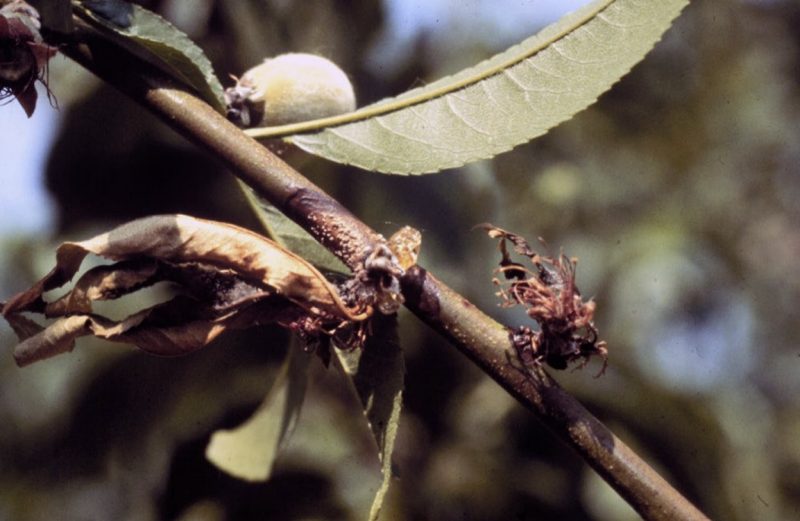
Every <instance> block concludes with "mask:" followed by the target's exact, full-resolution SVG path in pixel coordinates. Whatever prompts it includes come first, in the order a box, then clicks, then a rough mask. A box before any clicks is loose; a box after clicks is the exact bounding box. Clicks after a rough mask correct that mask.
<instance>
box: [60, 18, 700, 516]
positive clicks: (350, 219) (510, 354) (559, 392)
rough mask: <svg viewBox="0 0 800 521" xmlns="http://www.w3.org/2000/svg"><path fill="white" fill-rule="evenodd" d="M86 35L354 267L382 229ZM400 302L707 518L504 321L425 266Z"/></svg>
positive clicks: (599, 454) (615, 471) (617, 470)
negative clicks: (520, 354) (529, 358)
mask: <svg viewBox="0 0 800 521" xmlns="http://www.w3.org/2000/svg"><path fill="white" fill-rule="evenodd" d="M76 25H77V26H78V28H79V31H80V39H81V41H82V42H83V43H78V44H76V43H72V44H67V45H65V46H63V47H62V48H61V50H62V51H63V52H64V54H66V55H67V56H69V57H71V58H72V59H73V60H75V61H76V62H78V63H79V64H81V65H83V66H84V67H86V68H87V69H89V70H90V71H92V72H93V73H95V74H96V75H97V76H99V77H100V78H102V79H103V80H105V81H107V82H108V83H110V84H111V85H113V86H115V87H116V88H118V89H119V90H121V91H123V92H124V93H126V94H127V95H129V96H130V97H131V98H133V99H134V100H135V101H136V102H138V103H140V104H141V105H143V106H144V107H146V108H148V109H149V110H150V111H151V112H153V113H154V114H156V115H157V116H158V117H159V118H161V119H162V120H163V121H164V122H165V123H167V124H168V125H169V126H171V127H172V128H173V129H175V130H176V131H177V132H178V133H179V134H181V135H182V136H184V137H185V138H187V139H189V140H190V141H192V142H193V143H195V144H196V145H197V146H199V147H201V148H202V149H203V150H206V151H208V152H210V153H212V154H213V155H214V156H216V157H217V158H218V159H219V160H220V161H222V162H223V163H224V164H225V165H226V166H227V167H228V168H230V169H231V171H232V172H233V173H234V175H236V176H237V177H238V178H239V179H241V180H242V181H244V182H245V183H247V184H248V185H249V186H251V187H252V188H253V189H254V190H255V191H256V192H257V193H258V194H259V195H260V196H262V197H264V198H265V199H267V200H268V201H270V202H271V203H272V204H274V205H275V206H276V207H278V208H279V209H280V210H281V211H282V212H284V213H285V214H286V215H287V216H289V217H290V218H291V219H293V220H294V221H296V222H297V223H298V224H300V225H301V226H303V227H304V228H305V229H306V230H308V231H309V232H310V233H311V234H312V235H313V236H314V237H315V238H316V239H317V240H318V241H319V242H320V243H322V244H323V245H324V246H325V247H327V248H328V249H330V250H331V251H332V252H333V253H334V254H336V255H337V256H338V257H339V258H340V259H341V260H342V261H343V262H345V264H347V265H348V266H349V267H350V268H352V269H356V268H357V267H359V266H360V265H361V264H362V262H363V261H364V259H365V258H366V256H367V254H368V253H369V252H370V251H371V250H372V249H373V248H374V247H375V246H376V245H377V244H378V243H380V242H381V241H383V238H382V236H380V235H379V234H378V233H377V232H375V231H373V230H372V229H370V228H369V227H368V226H367V225H366V224H364V223H362V222H361V221H360V220H358V219H357V218H356V217H355V216H354V215H352V214H351V213H350V212H349V211H348V210H347V209H345V208H344V207H343V206H342V205H340V204H339V203H338V202H337V201H336V200H334V199H333V198H331V197H330V196H328V195H327V194H325V193H324V192H323V191H322V190H321V189H319V188H318V187H316V186H315V185H314V184H313V183H311V182H310V181H309V180H307V179H306V178H304V177H303V176H302V175H300V174H299V173H298V172H296V171H295V170H294V169H292V168H291V167H290V166H289V165H287V164H286V163H284V162H283V161H282V160H281V159H279V158H278V157H277V156H275V155H274V154H273V153H271V152H270V151H269V150H268V149H267V148H266V147H264V146H262V145H261V144H259V143H258V142H256V141H254V140H253V139H252V138H250V137H248V136H247V135H245V134H244V133H243V132H242V131H241V130H240V129H239V128H237V127H236V126H235V125H233V124H232V123H230V122H229V121H227V120H226V119H225V118H224V117H223V116H222V115H220V114H218V113H217V112H215V111H214V110H213V109H212V108H211V107H209V106H208V105H207V104H206V103H204V102H202V101H200V100H199V99H197V98H196V97H195V96H193V95H192V94H190V93H188V92H186V91H185V90H182V89H181V88H180V87H179V86H177V85H175V84H174V83H173V82H171V81H170V80H169V79H167V78H165V77H164V76H163V75H162V74H160V73H159V72H158V71H156V70H154V69H153V68H152V67H150V66H149V65H147V64H145V63H143V62H141V61H139V60H138V59H136V58H133V57H131V56H130V55H128V54H127V53H126V52H124V51H123V50H121V49H119V48H117V47H115V46H113V45H112V44H109V43H108V42H106V41H104V40H103V39H102V37H100V36H98V35H97V34H96V33H95V32H94V31H93V30H92V29H91V28H89V27H88V26H86V25H85V24H83V23H81V22H80V21H79V20H76ZM402 289H403V294H404V296H405V298H406V306H407V307H408V308H409V309H410V310H411V311H412V312H413V313H414V314H415V315H417V316H418V317H419V318H420V319H421V320H423V321H424V322H425V323H426V324H428V325H429V326H430V327H432V328H433V329H434V330H436V331H437V332H438V333H439V334H440V335H442V336H443V337H444V338H446V339H447V340H448V341H449V342H450V343H452V344H453V345H454V346H455V347H457V348H458V349H459V350H460V351H461V352H462V353H464V354H465V355H466V356H468V357H469V358H470V359H471V360H472V361H473V362H475V363H476V364H477V365H478V366H479V367H480V368H481V369H482V370H483V371H484V372H486V373H487V374H488V375H489V376H491V377H492V378H493V379H494V380H495V381H497V382H498V383H499V384H500V385H501V386H502V387H503V388H504V389H505V390H506V391H507V392H508V393H510V394H511V395H512V396H514V397H515V398H516V399H517V400H518V401H520V402H521V403H522V404H523V405H525V406H526V407H527V408H528V409H530V410H531V411H532V412H533V413H534V414H536V416H537V417H538V418H539V419H540V420H541V421H542V422H544V423H545V424H546V425H547V426H548V427H549V428H550V430H551V431H553V432H554V433H555V434H556V435H557V436H558V437H559V438H561V439H562V440H564V441H565V442H566V443H567V444H568V445H570V446H571V447H572V448H573V449H575V450H576V451H577V452H578V453H579V454H580V455H581V456H582V457H583V458H584V459H585V460H586V461H587V463H588V464H589V465H591V466H592V468H594V469H595V470H596V471H597V472H598V473H599V474H600V476H602V477H603V479H605V480H606V481H607V482H608V483H609V484H610V485H611V486H612V487H614V489H615V490H616V491H617V492H618V493H619V494H620V495H621V496H622V497H623V498H624V499H625V500H626V501H627V502H628V503H630V504H631V506H633V508H634V509H636V511H637V512H639V514H641V515H642V517H644V518H645V519H651V520H664V521H666V520H702V519H707V518H706V517H705V516H704V515H703V514H702V513H701V512H700V511H699V510H698V509H697V508H696V507H695V506H694V505H692V504H691V503H690V502H689V501H688V500H686V499H685V498H684V497H683V496H681V494H680V493H678V492H677V491H676V490H675V489H674V488H673V487H672V486H670V485H669V483H667V482H666V481H665V480H664V479H663V478H662V477H661V476H660V475H658V474H657V473H656V472H655V471H654V470H653V469H652V468H651V467H649V466H648V465H647V464H646V463H645V462H644V461H643V460H642V459H641V458H639V456H637V455H636V454H635V453H634V452H633V451H632V450H631V449H630V448H629V447H628V446H627V445H625V444H624V443H623V442H622V441H621V440H619V439H618V438H617V437H616V436H614V434H613V433H612V432H611V431H610V430H609V429H608V428H607V427H605V426H604V425H603V424H602V423H601V422H600V421H599V420H597V419H596V418H595V417H594V416H592V414H591V413H589V412H588V411H587V410H586V409H585V408H584V407H583V406H582V405H581V404H580V403H579V402H578V401H577V400H575V399H574V398H573V397H572V396H571V395H569V394H568V393H567V392H565V391H564V390H563V389H562V388H561V387H560V386H559V385H558V384H557V383H556V382H555V381H554V380H553V379H552V378H551V377H550V376H549V375H548V374H547V373H546V372H545V371H544V370H542V371H539V372H538V373H537V374H534V375H532V374H530V372H528V371H523V370H521V369H520V367H519V363H518V362H516V356H517V355H516V352H515V350H514V349H513V348H512V346H511V342H510V337H509V329H508V328H506V327H505V326H503V325H501V324H499V323H498V322H496V321H494V320H493V319H491V318H490V317H489V316H487V315H486V314H484V313H483V312H482V311H480V310H479V309H477V308H476V307H475V306H474V305H473V304H472V303H470V302H469V301H467V300H466V299H465V298H464V297H462V296H461V295H459V294H458V293H456V292H455V291H453V290H452V289H450V288H448V287H447V286H446V285H445V284H443V283H442V282H440V281H439V280H437V279H436V278H435V277H434V276H433V275H432V274H430V273H428V272H427V271H426V270H425V269H423V268H421V267H419V266H415V267H413V268H411V269H410V270H408V272H407V273H406V275H405V277H404V278H403V280H402Z"/></svg>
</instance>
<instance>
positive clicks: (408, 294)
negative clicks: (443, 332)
mask: <svg viewBox="0 0 800 521" xmlns="http://www.w3.org/2000/svg"><path fill="white" fill-rule="evenodd" d="M427 280H428V272H427V271H426V270H425V269H424V268H422V267H420V266H412V267H411V268H409V269H408V270H406V273H405V275H403V278H402V279H400V284H401V288H402V290H403V296H405V299H406V302H407V303H408V304H409V305H410V306H411V307H413V308H414V309H417V310H419V311H420V313H422V314H424V315H425V316H426V317H429V318H430V319H433V318H438V317H439V315H440V313H441V304H440V302H439V295H438V293H437V292H436V291H435V290H434V291H426V290H425V286H426V282H427Z"/></svg>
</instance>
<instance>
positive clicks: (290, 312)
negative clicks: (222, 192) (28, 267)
mask: <svg viewBox="0 0 800 521" xmlns="http://www.w3.org/2000/svg"><path fill="white" fill-rule="evenodd" d="M89 253H93V254H96V255H100V256H103V257H106V258H110V259H116V260H118V261H119V262H117V263H116V264H112V265H108V266H100V267H97V268H93V269H91V270H89V271H87V272H86V273H85V274H84V275H83V276H81V278H80V279H79V280H78V281H77V283H76V284H75V286H74V288H73V289H72V290H71V291H70V292H68V293H67V294H66V295H64V296H63V297H61V298H60V299H58V300H56V301H55V302H51V303H47V302H45V301H44V299H43V293H44V292H45V291H47V290H49V289H53V288H56V287H59V286H61V285H63V284H64V283H65V282H67V281H68V280H70V279H71V278H72V277H73V276H74V275H75V273H76V272H77V270H78V269H79V267H80V265H81V263H82V261H83V259H84V258H85V257H86V255H88V254H89ZM158 281H170V282H173V283H174V284H175V285H177V286H178V287H179V288H180V290H181V291H182V292H183V293H184V294H183V295H181V296H179V297H176V298H175V299H173V300H171V301H169V302H167V303H164V304H161V305H158V306H154V307H152V308H148V309H145V310H142V311H140V312H139V313H137V314H135V315H131V316H130V317H127V318H126V319H124V320H122V321H119V322H116V321H111V320H108V319H105V318H103V317H100V316H97V315H95V314H93V312H92V302H93V301H96V300H105V299H110V298H117V297H119V296H121V295H125V294H128V293H131V292H133V291H136V290H137V289H139V288H141V287H144V286H146V285H150V284H153V283H155V282H158ZM21 312H35V313H43V314H45V315H46V316H48V317H65V316H67V315H73V316H83V317H85V318H84V320H83V322H80V327H78V326H77V324H78V323H77V322H74V321H71V322H68V323H66V322H58V321H57V322H56V324H55V325H51V326H49V327H47V328H45V329H44V330H43V331H41V332H38V333H37V332H36V331H35V330H34V329H32V328H31V327H28V326H29V325H30V324H27V323H25V322H22V321H21V320H18V319H17V318H16V317H19V314H20V313H21ZM3 315H4V316H5V317H6V318H7V319H8V320H9V322H11V323H12V325H15V324H16V328H15V329H19V331H20V332H21V333H23V334H24V336H25V337H28V336H31V335H32V336H33V337H35V338H27V339H26V340H25V342H23V344H24V345H21V347H19V348H18V350H17V352H18V356H17V360H18V362H19V363H21V364H25V363H30V362H32V361H36V360H39V359H42V358H45V357H47V356H52V355H54V354H58V353H61V352H66V351H68V350H70V349H71V347H72V342H73V340H74V339H75V338H77V337H78V336H83V335H87V334H93V335H95V336H98V337H100V338H105V339H108V340H111V341H117V342H129V343H133V344H136V345H137V346H138V347H140V348H141V349H143V350H145V351H148V352H151V353H155V354H159V355H165V356H173V355H180V354H184V353H186V352H189V351H192V350H194V349H198V348H200V347H203V346H205V345H207V344H208V343H209V342H211V340H213V339H214V338H215V337H216V336H218V335H219V334H220V333H221V332H223V331H224V330H225V329H229V328H238V327H250V326H252V325H256V324H258V323H267V322H273V323H278V324H281V325H284V326H285V327H290V328H293V329H294V330H297V332H298V333H301V334H302V333H305V334H311V335H313V334H322V333H324V332H327V331H329V330H331V329H332V328H333V329H335V328H338V327H339V326H341V325H342V324H346V323H350V322H358V321H360V320H363V319H364V318H366V317H367V316H368V315H369V309H366V308H360V309H358V310H356V309H350V308H348V307H347V306H346V305H345V303H344V302H343V301H342V299H341V298H340V297H339V294H338V292H337V289H336V288H335V287H334V286H333V285H332V284H330V283H329V282H328V281H327V280H326V279H325V278H324V276H323V275H322V274H321V273H319V272H318V271H317V270H316V269H315V268H314V267H313V266H311V265H310V264H309V263H308V262H306V261H305V260H304V259H302V258H300V257H297V256H296V255H294V254H292V253H291V252H289V251H287V250H285V249H284V248H282V247H281V246H279V245H277V244H276V243H274V242H272V241H270V240H268V239H266V238H264V237H261V236H259V235H257V234H255V233H253V232H250V231H248V230H245V229H243V228H239V227H237V226H233V225H230V224H225V223H217V222H213V221H206V220H202V219H195V218H192V217H188V216H185V215H162V216H155V217H148V218H144V219H139V220H136V221H132V222H130V223H127V224H124V225H122V226H119V227H117V228H115V229H114V230H112V231H110V232H107V233H104V234H101V235H98V236H96V237H94V238H92V239H89V240H87V241H82V242H68V243H64V244H62V245H61V246H60V247H59V248H58V250H57V254H56V266H55V268H54V269H53V270H52V271H51V272H50V273H49V274H47V275H46V276H45V277H43V278H42V279H41V280H39V281H38V282H37V283H36V284H34V285H33V286H32V287H31V288H30V289H29V290H27V291H24V292H22V293H20V294H18V295H15V296H14V297H12V298H11V299H9V301H8V302H7V303H6V304H5V306H4V307H3ZM66 324H68V325H70V326H71V327H70V329H69V330H66V329H65V325H66ZM20 337H21V338H23V335H20ZM26 342H27V343H26Z"/></svg>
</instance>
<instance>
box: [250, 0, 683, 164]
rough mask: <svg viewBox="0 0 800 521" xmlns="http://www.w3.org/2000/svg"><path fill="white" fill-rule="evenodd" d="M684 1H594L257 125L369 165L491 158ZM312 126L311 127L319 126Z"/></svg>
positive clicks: (573, 98) (637, 51) (653, 35)
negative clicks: (372, 89)
mask: <svg viewBox="0 0 800 521" xmlns="http://www.w3.org/2000/svg"><path fill="white" fill-rule="evenodd" d="M687 3H688V0H658V1H655V0H653V1H642V0H596V1H595V2H592V3H591V4H589V5H587V6H585V7H584V8H582V9H579V10H578V11H576V12H574V13H571V14H569V15H567V16H565V17H563V18H562V19H561V20H559V21H558V22H556V23H555V24H553V25H550V26H548V27H546V28H545V29H544V30H543V31H541V32H540V33H539V34H537V35H536V36H533V37H531V38H529V39H527V40H525V41H523V42H522V43H520V44H518V45H516V46H514V47H511V48H510V49H508V50H506V51H505V52H503V53H501V54H498V55H497V56H494V57H493V58H490V59H488V60H486V61H484V62H482V63H480V64H478V65H476V66H474V67H472V68H469V69H466V70H463V71H461V72H459V73H457V74H455V75H453V76H450V77H447V78H444V79H441V80H439V81H436V82H434V83H432V84H430V85H427V86H425V87H422V88H418V89H413V90H411V91H408V92H406V93H404V94H402V95H400V96H398V97H396V98H391V99H387V100H383V101H380V102H378V103H375V104H373V105H369V106H367V107H364V108H362V109H360V110H357V111H355V112H352V113H350V114H345V115H342V116H338V117H333V118H326V119H321V120H316V121H310V122H305V123H299V124H296V125H286V126H282V127H271V128H264V129H252V130H250V131H247V133H248V134H249V135H251V136H254V137H284V138H286V137H287V136H289V137H288V138H287V140H290V141H291V142H292V143H294V144H296V145H297V146H299V147H300V148H302V149H303V150H305V151H307V152H310V153H312V154H315V155H319V156H322V157H324V158H327V159H330V160H332V161H336V162H339V163H346V164H352V165H356V166H359V167H361V168H364V169H367V170H377V171H380V172H386V173H394V174H422V173H430V172H436V171H439V170H442V169H444V168H454V167H458V166H462V165H464V164H466V163H469V162H472V161H476V160H480V159H486V158H490V157H493V156H495V155H496V154H499V153H501V152H505V151H507V150H510V149H511V148H513V147H515V146H517V145H519V144H521V143H525V142H527V141H530V140H531V139H533V138H535V137H537V136H540V135H542V134H544V133H545V132H547V131H548V130H549V129H551V128H553V127H555V126H556V125H558V124H560V123H562V122H564V121H566V120H568V119H569V118H571V117H572V116H573V115H575V114H576V113H577V112H580V111H581V110H583V109H585V108H586V107H588V106H589V105H591V104H592V103H594V101H596V100H597V98H598V96H600V94H602V93H603V92H605V91H606V90H608V89H609V88H610V87H611V86H612V85H613V84H614V83H615V82H617V81H618V80H619V79H620V78H621V77H622V76H624V75H625V74H626V73H627V72H628V71H629V70H630V69H631V67H633V66H634V65H635V64H636V63H637V62H639V61H640V60H641V59H642V58H643V57H644V56H645V55H646V54H647V52H648V51H649V50H650V49H651V48H652V47H653V46H654V45H655V43H656V42H657V41H658V40H659V39H660V38H661V36H662V34H663V33H664V31H666V30H667V29H668V28H669V26H670V24H671V22H672V20H673V19H674V18H675V17H676V16H678V14H679V13H680V11H681V9H682V8H683V7H684V6H685V5H686V4H687ZM321 129H324V130H322V131H321V132H318V133H315V134H308V132H314V131H319V130H321Z"/></svg>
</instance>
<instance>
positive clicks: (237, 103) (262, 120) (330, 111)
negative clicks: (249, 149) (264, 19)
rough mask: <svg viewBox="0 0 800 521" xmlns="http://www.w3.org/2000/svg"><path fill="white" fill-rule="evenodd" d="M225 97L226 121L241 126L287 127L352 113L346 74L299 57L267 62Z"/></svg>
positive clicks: (325, 62) (324, 61) (352, 99)
mask: <svg viewBox="0 0 800 521" xmlns="http://www.w3.org/2000/svg"><path fill="white" fill-rule="evenodd" d="M225 97H226V102H227V104H228V118H229V119H231V120H232V121H234V122H235V123H237V124H239V125H241V126H245V127H251V126H253V127H255V126H261V127H270V126H276V125H287V124H289V123H297V122H300V121H307V120H311V119H318V118H324V117H328V116H335V115H337V114H342V113H345V112H350V111H352V110H355V108H356V98H355V94H354V93H353V86H352V85H351V84H350V80H349V79H348V78H347V75H346V74H345V73H344V72H342V70H341V69H340V68H339V67H337V66H336V64H334V63H333V62H331V61H330V60H327V59H325V58H322V57H321V56H315V55H313V54H302V53H291V54H282V55H280V56H277V57H275V58H267V59H266V60H264V63H262V64H260V65H257V66H256V67H253V68H252V69H250V70H249V71H247V72H245V73H244V75H243V76H242V77H241V78H240V79H239V80H238V81H237V83H236V86H235V87H231V88H229V89H227V90H226V91H225Z"/></svg>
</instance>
